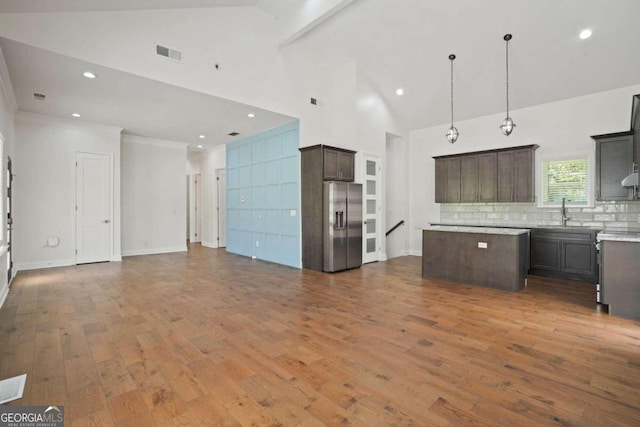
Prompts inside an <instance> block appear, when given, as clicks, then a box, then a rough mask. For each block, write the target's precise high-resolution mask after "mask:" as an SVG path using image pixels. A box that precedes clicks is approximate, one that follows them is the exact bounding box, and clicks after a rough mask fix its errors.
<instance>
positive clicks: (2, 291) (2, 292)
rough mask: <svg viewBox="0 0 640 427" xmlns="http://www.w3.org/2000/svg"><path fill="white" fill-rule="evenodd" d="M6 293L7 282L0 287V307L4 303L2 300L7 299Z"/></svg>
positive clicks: (7, 291) (7, 290) (7, 289)
mask: <svg viewBox="0 0 640 427" xmlns="http://www.w3.org/2000/svg"><path fill="white" fill-rule="evenodd" d="M7 295H9V284H8V283H7V284H6V285H4V287H3V288H2V289H0V308H2V306H3V305H4V300H6V299H7Z"/></svg>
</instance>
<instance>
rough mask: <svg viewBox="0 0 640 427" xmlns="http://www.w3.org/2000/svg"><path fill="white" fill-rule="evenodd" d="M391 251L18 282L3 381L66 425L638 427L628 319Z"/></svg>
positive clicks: (544, 286)
mask: <svg viewBox="0 0 640 427" xmlns="http://www.w3.org/2000/svg"><path fill="white" fill-rule="evenodd" d="M594 299H595V290H594V286H592V285H585V284H581V283H575V282H568V281H559V280H552V279H544V278H537V277H531V278H530V279H529V286H528V288H526V289H525V290H524V291H522V292H519V293H509V292H504V291H497V290H491V289H485V288H481V287H474V286H464V285H455V284H449V283H443V282H437V281H432V280H428V279H423V278H422V277H421V275H420V258H418V257H403V258H396V259H392V260H390V261H388V262H381V263H374V264H368V265H366V266H364V267H362V268H361V269H357V270H353V271H349V272H343V273H338V274H334V275H330V274H323V273H317V272H312V271H303V270H297V269H293V268H288V267H283V266H279V265H274V264H269V263H264V262H260V261H252V260H250V259H248V258H244V257H240V256H236V255H232V254H227V253H225V252H224V251H223V250H213V249H207V248H202V247H200V246H192V247H191V248H190V251H189V252H188V253H180V254H166V255H153V256H139V257H131V258H126V259H125V261H123V262H122V263H106V264H93V265H83V266H76V267H68V268H56V269H47V270H39V271H28V272H21V273H19V275H18V277H16V279H15V281H14V283H13V286H12V288H11V290H10V293H9V296H8V298H7V301H6V302H5V305H4V307H3V308H2V309H1V310H0V378H6V377H9V376H14V375H18V374H22V373H27V374H28V376H27V386H26V389H25V394H24V398H23V399H21V400H19V401H15V402H13V404H16V405H29V404H40V405H54V404H57V405H64V406H65V412H66V417H67V424H66V425H68V426H89V425H95V426H111V425H115V426H155V425H158V426H188V425H195V426H200V425H202V426H208V425H224V426H237V425H242V426H249V425H256V426H270V425H274V426H294V425H304V426H320V425H360V426H377V425H380V426H383V425H384V426H387V425H398V426H410V425H416V426H431V425H433V426H440V425H452V426H461V425H474V426H475V425H505V426H516V425H517V426H540V425H616V426H618V425H627V426H638V425H640V322H635V321H632V320H627V319H621V318H615V317H610V316H609V315H607V314H606V313H602V312H600V311H598V309H597V304H596V303H595V302H594Z"/></svg>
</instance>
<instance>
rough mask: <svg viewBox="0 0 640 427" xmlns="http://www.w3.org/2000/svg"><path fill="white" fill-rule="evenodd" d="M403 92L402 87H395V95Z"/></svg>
mask: <svg viewBox="0 0 640 427" xmlns="http://www.w3.org/2000/svg"><path fill="white" fill-rule="evenodd" d="M403 93H404V89H402V88H398V89H396V95H402V94H403Z"/></svg>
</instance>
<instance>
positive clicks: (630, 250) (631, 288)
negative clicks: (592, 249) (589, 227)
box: [600, 240, 640, 320]
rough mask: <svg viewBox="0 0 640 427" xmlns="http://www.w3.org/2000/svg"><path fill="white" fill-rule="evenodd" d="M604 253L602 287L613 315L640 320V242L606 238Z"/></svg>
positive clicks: (603, 247)
mask: <svg viewBox="0 0 640 427" xmlns="http://www.w3.org/2000/svg"><path fill="white" fill-rule="evenodd" d="M600 254H601V255H602V265H601V266H600V267H601V268H602V278H601V281H600V287H601V288H600V289H601V290H602V294H603V300H602V302H603V303H604V304H608V305H609V314H612V315H614V316H622V317H629V318H632V319H636V320H640V286H638V282H639V280H640V279H639V277H640V263H638V259H639V258H640V242H621V241H615V240H605V241H602V242H600Z"/></svg>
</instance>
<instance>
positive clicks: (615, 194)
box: [591, 131, 634, 200]
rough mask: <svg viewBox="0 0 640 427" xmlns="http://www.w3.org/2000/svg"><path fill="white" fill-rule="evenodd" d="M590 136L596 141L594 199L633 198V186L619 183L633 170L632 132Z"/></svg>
mask: <svg viewBox="0 0 640 427" xmlns="http://www.w3.org/2000/svg"><path fill="white" fill-rule="evenodd" d="M591 138H593V139H594V140H595V141H596V200H630V199H633V188H632V187H623V186H622V184H621V183H622V180H623V179H624V178H625V177H626V176H627V175H629V174H630V173H632V172H633V163H634V147H633V145H634V144H633V132H632V131H629V132H619V133H611V134H607V135H596V136H592V137H591Z"/></svg>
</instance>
